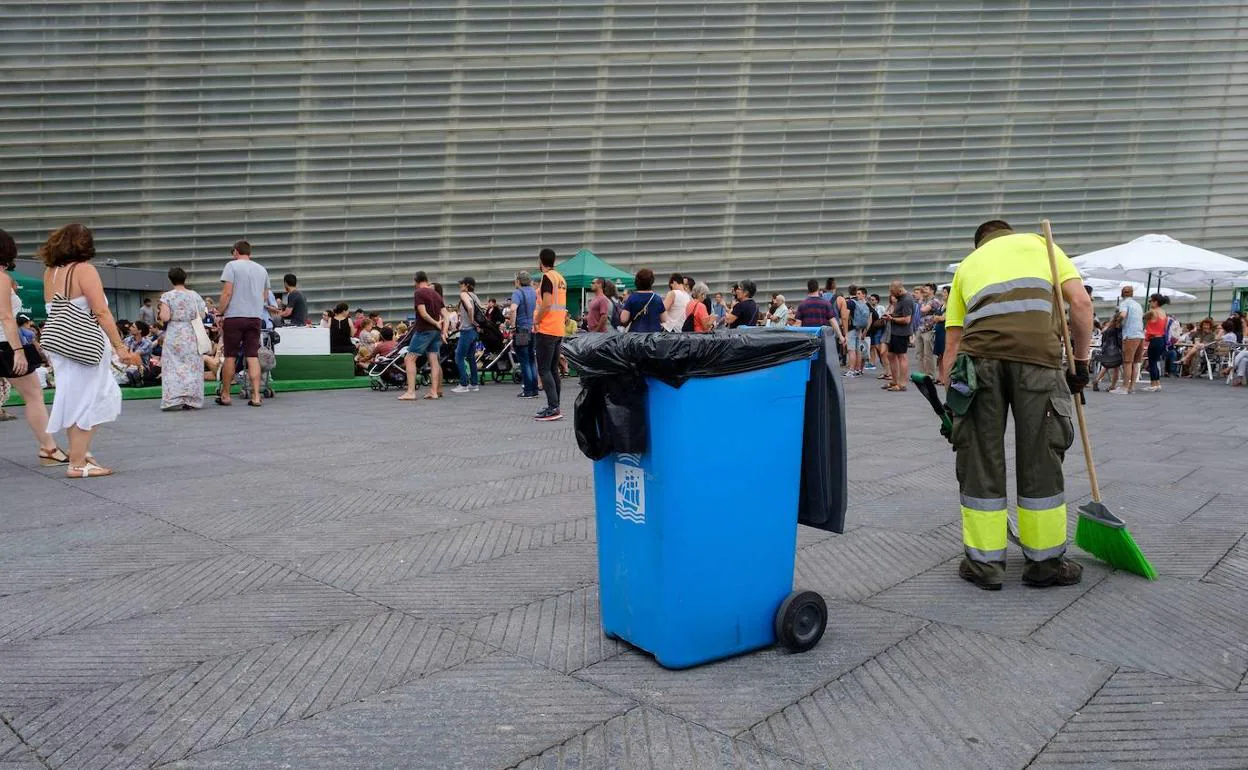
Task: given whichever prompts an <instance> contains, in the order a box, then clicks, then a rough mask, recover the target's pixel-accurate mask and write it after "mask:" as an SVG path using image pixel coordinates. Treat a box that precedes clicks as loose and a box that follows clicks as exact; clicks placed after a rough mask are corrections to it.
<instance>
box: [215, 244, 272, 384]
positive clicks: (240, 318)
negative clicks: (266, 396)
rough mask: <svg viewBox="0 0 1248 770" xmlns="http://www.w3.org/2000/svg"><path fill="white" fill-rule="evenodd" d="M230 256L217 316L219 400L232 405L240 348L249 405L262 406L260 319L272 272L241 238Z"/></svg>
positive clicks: (222, 273)
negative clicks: (244, 361) (220, 349)
mask: <svg viewBox="0 0 1248 770" xmlns="http://www.w3.org/2000/svg"><path fill="white" fill-rule="evenodd" d="M230 256H232V257H233V258H234V259H233V261H232V262H230V263H228V264H227V265H226V266H225V270H223V271H222V272H221V284H222V287H221V301H220V302H219V303H217V317H219V318H222V319H223V320H222V322H221V343H222V347H223V348H224V350H223V352H224V354H225V361H224V363H223V364H222V367H221V383H222V388H221V395H220V396H217V403H218V404H220V405H221V406H229V405H230V404H231V403H232V402H231V400H230V385H231V383H233V382H234V368H235V360H236V358H237V357H238V354H239V352H240V351H241V352H242V354H243V357H244V358H246V359H247V377H248V379H250V380H251V401H250V402H249V405H250V406H260V358H259V355H260V318H261V317H262V316H263V315H264V313H265V312H266V311H265V308H264V298H265V295H266V294H267V293H268V291H269V271H267V270H265V269H264V267H262V266H261V265H260V264H259V263H257V262H254V261H252V259H251V244H250V243H248V242H247V241H239V242H238V243H236V244H234V249H233V251H231V252H230Z"/></svg>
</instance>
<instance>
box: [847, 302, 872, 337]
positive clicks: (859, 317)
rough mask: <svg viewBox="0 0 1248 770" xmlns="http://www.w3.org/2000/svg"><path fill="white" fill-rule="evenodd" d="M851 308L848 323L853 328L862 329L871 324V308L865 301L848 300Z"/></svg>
mask: <svg viewBox="0 0 1248 770" xmlns="http://www.w3.org/2000/svg"><path fill="white" fill-rule="evenodd" d="M850 304H851V305H852V306H853V309H852V310H851V311H850V323H852V324H853V326H854V328H855V329H857V330H859V331H863V330H865V329H866V328H867V327H868V326H870V325H871V308H870V307H868V306H867V303H865V302H858V301H857V300H852V299H851V300H850Z"/></svg>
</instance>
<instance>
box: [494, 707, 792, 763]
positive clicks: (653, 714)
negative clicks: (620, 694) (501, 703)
mask: <svg viewBox="0 0 1248 770" xmlns="http://www.w3.org/2000/svg"><path fill="white" fill-rule="evenodd" d="M800 767H802V765H798V764H796V763H794V762H791V761H789V760H786V759H782V758H780V757H777V756H776V755H774V754H771V753H769V752H766V751H763V750H761V749H759V748H758V747H757V746H756V745H754V744H753V743H750V742H746V741H739V740H733V739H732V738H729V737H728V736H726V735H723V734H721V733H717V732H714V731H712V730H707V729H706V728H705V727H699V726H698V725H695V724H692V723H690V722H687V721H685V720H683V719H680V718H678V717H674V716H671V715H669V714H664V713H663V712H661V711H656V710H655V709H651V708H637V709H633V710H632V711H629V712H628V713H626V714H622V715H620V716H618V717H616V718H614V719H611V720H608V721H607V723H606V724H603V725H599V726H596V727H593V728H591V729H590V730H589V731H587V732H585V733H583V734H581V735H578V736H576V737H575V738H572V739H570V740H568V741H566V742H564V743H562V744H560V745H558V746H555V747H554V748H551V749H548V750H547V751H544V752H542V753H541V754H540V755H539V756H537V757H534V758H532V759H527V760H525V761H524V762H521V763H520V764H519V765H517V766H516V770H593V769H594V768H602V769H603V770H606V769H607V768H620V770H624V769H625V768H655V770H658V769H659V768H681V770H721V768H722V769H723V770H773V769H774V770H797V769H798V768H800Z"/></svg>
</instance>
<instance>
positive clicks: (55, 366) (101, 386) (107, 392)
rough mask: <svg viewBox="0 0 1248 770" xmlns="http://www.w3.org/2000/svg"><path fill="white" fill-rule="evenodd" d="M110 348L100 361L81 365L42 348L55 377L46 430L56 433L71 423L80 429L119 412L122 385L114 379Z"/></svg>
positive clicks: (110, 418)
mask: <svg viewBox="0 0 1248 770" xmlns="http://www.w3.org/2000/svg"><path fill="white" fill-rule="evenodd" d="M111 352H112V351H111V350H106V351H105V355H104V357H103V358H101V359H100V363H99V364H97V365H95V366H84V365H83V364H80V363H78V362H77V361H71V360H70V359H68V358H65V357H64V356H61V355H57V354H56V353H53V352H52V351H50V350H45V351H44V353H45V354H46V355H47V357H48V360H49V361H51V362H52V371H53V373H54V375H55V377H56V393H55V395H54V396H53V399H52V414H51V415H49V416H48V433H58V432H60V431H63V430H65V429H66V428H68V427H69V426H71V425H73V426H76V427H78V428H81V429H82V430H91V429H92V428H94V427H95V426H97V425H99V424H101V423H105V422H112V421H113V420H116V419H117V415H119V414H121V388H120V387H118V386H117V381H116V380H114V379H113V372H112V361H111V359H112V356H111V355H110V354H111Z"/></svg>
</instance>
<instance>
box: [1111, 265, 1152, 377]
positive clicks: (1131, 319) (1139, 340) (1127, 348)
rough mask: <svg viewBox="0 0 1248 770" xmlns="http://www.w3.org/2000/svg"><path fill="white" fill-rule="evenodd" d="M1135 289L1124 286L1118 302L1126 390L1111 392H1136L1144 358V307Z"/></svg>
mask: <svg viewBox="0 0 1248 770" xmlns="http://www.w3.org/2000/svg"><path fill="white" fill-rule="evenodd" d="M1134 297H1135V289H1134V288H1133V287H1132V286H1130V285H1127V286H1123V287H1122V299H1121V300H1120V301H1119V302H1118V317H1119V318H1120V319H1121V321H1122V365H1123V369H1122V371H1123V376H1124V385H1125V390H1124V389H1123V387H1122V386H1119V387H1117V388H1114V389H1113V390H1111V391H1110V393H1116V394H1118V395H1131V394H1132V393H1134V392H1135V380H1136V378H1137V377H1138V375H1139V373H1140V362H1141V361H1143V360H1144V347H1145V345H1144V308H1143V307H1141V306H1140V303H1138V302H1136V301H1135V299H1133V298H1134Z"/></svg>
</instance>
